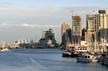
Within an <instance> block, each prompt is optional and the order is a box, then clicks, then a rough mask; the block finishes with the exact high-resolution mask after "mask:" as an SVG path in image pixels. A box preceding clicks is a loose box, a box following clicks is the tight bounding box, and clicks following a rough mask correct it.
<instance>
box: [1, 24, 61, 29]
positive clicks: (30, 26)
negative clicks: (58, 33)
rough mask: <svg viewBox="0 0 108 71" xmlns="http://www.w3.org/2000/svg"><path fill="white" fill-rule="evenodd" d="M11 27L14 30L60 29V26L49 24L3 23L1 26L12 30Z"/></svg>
mask: <svg viewBox="0 0 108 71" xmlns="http://www.w3.org/2000/svg"><path fill="white" fill-rule="evenodd" d="M10 27H14V28H53V27H54V28H60V25H54V24H53V25H48V24H43V25H41V24H27V23H24V24H6V23H2V24H0V28H10Z"/></svg>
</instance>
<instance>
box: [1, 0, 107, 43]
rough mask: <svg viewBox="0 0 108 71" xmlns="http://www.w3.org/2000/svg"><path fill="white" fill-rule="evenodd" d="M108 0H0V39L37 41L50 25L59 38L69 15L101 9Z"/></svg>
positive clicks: (83, 14) (105, 5)
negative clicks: (62, 26)
mask: <svg viewBox="0 0 108 71" xmlns="http://www.w3.org/2000/svg"><path fill="white" fill-rule="evenodd" d="M107 4H108V0H0V42H3V41H5V42H7V43H10V42H11V43H12V42H14V41H16V40H20V39H33V40H34V41H38V40H39V39H40V38H41V37H42V31H46V30H48V29H49V28H52V29H53V31H54V33H55V37H56V39H57V41H58V42H60V41H61V24H62V23H64V22H66V23H69V24H72V20H71V16H72V15H79V16H81V17H82V26H83V27H85V26H86V25H85V24H86V22H85V16H86V15H87V14H91V13H92V12H93V10H95V11H96V12H97V11H98V10H99V9H105V10H106V11H107V12H108V5H107Z"/></svg>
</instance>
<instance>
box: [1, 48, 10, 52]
mask: <svg viewBox="0 0 108 71" xmlns="http://www.w3.org/2000/svg"><path fill="white" fill-rule="evenodd" d="M0 51H1V52H5V51H9V49H8V48H2V49H0Z"/></svg>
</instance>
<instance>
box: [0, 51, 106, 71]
mask: <svg viewBox="0 0 108 71" xmlns="http://www.w3.org/2000/svg"><path fill="white" fill-rule="evenodd" d="M62 53H63V51H62V50H60V49H12V50H9V51H7V52H0V71H108V67H106V66H102V65H100V64H98V63H90V64H82V63H77V62H76V59H75V58H63V57H62Z"/></svg>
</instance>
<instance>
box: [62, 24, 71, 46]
mask: <svg viewBox="0 0 108 71" xmlns="http://www.w3.org/2000/svg"><path fill="white" fill-rule="evenodd" d="M69 29H70V26H69V24H66V23H63V24H62V25H61V34H62V44H63V45H64V44H66V42H67V41H68V30H69Z"/></svg>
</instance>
